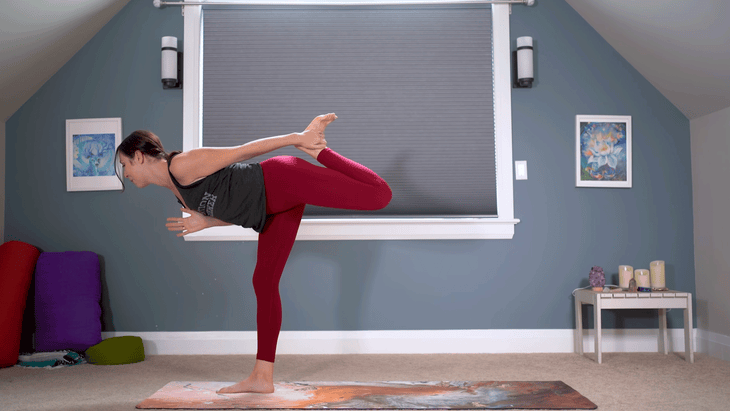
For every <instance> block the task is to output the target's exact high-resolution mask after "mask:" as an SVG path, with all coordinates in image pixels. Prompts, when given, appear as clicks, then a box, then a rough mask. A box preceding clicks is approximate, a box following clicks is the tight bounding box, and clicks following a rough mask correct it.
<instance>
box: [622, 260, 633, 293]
mask: <svg viewBox="0 0 730 411" xmlns="http://www.w3.org/2000/svg"><path fill="white" fill-rule="evenodd" d="M632 278H634V267H632V266H630V265H620V266H618V286H619V287H621V288H629V281H631V279H632Z"/></svg>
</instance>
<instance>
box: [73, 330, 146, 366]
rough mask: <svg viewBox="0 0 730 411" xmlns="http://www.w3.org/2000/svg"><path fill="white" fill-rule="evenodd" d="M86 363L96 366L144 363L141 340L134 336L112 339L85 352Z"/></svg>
mask: <svg viewBox="0 0 730 411" xmlns="http://www.w3.org/2000/svg"><path fill="white" fill-rule="evenodd" d="M86 361H87V362H89V363H90V364H98V365H119V364H132V363H135V362H140V361H144V345H142V339H141V338H140V337H136V336H134V335H127V336H124V337H112V338H107V339H106V340H104V341H102V342H100V343H99V344H96V345H92V346H91V347H89V349H88V350H86Z"/></svg>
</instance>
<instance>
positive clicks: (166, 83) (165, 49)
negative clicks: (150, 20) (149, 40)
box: [162, 36, 182, 89]
mask: <svg viewBox="0 0 730 411" xmlns="http://www.w3.org/2000/svg"><path fill="white" fill-rule="evenodd" d="M162 88H163V89H171V88H182V53H181V52H179V51H177V37H172V36H165V37H163V38H162Z"/></svg>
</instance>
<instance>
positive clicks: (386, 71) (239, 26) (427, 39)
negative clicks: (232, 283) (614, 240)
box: [183, 5, 518, 240]
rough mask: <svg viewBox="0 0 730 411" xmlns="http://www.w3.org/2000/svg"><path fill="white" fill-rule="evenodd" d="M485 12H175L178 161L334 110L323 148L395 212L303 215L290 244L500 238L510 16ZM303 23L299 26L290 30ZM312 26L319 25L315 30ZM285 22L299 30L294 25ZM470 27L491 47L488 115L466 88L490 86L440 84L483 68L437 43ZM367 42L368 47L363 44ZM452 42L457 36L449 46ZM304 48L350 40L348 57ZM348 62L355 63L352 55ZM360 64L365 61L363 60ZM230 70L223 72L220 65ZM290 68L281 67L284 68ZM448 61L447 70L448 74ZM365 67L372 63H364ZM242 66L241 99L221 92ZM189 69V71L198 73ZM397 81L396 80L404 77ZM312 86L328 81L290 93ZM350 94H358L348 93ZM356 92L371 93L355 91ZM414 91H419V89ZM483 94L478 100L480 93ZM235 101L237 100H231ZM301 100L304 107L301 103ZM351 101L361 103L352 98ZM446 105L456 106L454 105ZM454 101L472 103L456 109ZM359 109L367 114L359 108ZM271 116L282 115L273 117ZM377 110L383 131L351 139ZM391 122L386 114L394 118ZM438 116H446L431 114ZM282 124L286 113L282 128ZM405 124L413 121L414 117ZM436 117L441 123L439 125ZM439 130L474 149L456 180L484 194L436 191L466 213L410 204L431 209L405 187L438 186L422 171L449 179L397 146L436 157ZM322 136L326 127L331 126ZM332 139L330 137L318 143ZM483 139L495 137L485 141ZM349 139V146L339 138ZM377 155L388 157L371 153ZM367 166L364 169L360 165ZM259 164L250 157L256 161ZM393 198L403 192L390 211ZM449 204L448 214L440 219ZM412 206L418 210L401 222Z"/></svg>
mask: <svg viewBox="0 0 730 411" xmlns="http://www.w3.org/2000/svg"><path fill="white" fill-rule="evenodd" d="M492 7H493V9H492V10H490V9H489V8H486V9H485V8H484V5H479V6H474V5H469V6H464V5H460V6H458V7H444V6H429V7H413V6H401V7H387V8H385V9H383V8H373V7H364V8H363V7H345V8H343V7H335V8H325V9H324V10H323V9H321V8H312V7H309V8H301V7H300V8H291V7H287V8H276V9H272V8H268V7H267V8H261V7H247V8H245V9H243V10H241V9H224V10H220V9H215V8H213V7H211V8H208V7H206V8H205V10H201V8H200V7H199V6H198V7H191V6H188V7H186V10H185V38H186V39H190V40H188V41H186V42H185V67H186V70H185V81H184V84H186V87H185V88H184V147H183V148H184V150H189V149H192V148H196V147H200V146H202V145H206V146H216V145H223V146H225V145H236V144H242V143H244V142H246V141H249V140H252V139H255V138H260V137H265V136H269V135H277V134H284V133H287V132H290V131H293V130H299V129H301V128H303V127H304V126H306V124H307V123H308V122H309V121H310V120H311V117H312V111H313V110H314V109H315V107H318V106H320V107H321V110H320V111H322V112H327V111H330V110H331V109H329V108H330V107H332V106H337V107H338V108H337V110H336V111H337V112H338V115H339V116H340V117H341V119H340V120H338V121H339V122H342V123H344V124H343V127H341V128H340V129H338V130H337V133H332V135H333V137H328V139H329V140H330V141H331V142H332V140H333V138H334V139H337V143H336V144H334V145H335V146H336V147H337V148H336V149H337V150H338V151H339V152H341V153H342V154H344V155H346V156H348V157H350V158H353V159H354V160H355V161H360V162H362V163H363V164H365V165H367V166H368V167H371V168H372V169H373V170H374V171H376V172H378V173H379V174H380V175H381V176H383V177H384V178H385V179H386V180H387V181H388V182H389V183H390V184H391V187H392V188H393V189H394V194H395V195H394V201H393V202H392V203H391V205H390V206H389V207H388V208H386V209H385V210H382V212H381V213H380V214H376V215H373V214H372V213H369V214H368V215H367V216H358V215H349V213H351V212H348V211H344V212H342V211H339V212H334V213H333V212H332V211H333V210H331V209H321V210H317V209H316V207H307V208H308V210H309V209H314V210H311V211H310V212H309V213H308V215H307V214H305V220H304V221H303V222H302V227H301V228H300V231H299V236H298V239H446V238H453V239H457V238H512V236H513V233H514V224H516V223H517V222H518V220H515V219H514V218H513V207H512V169H511V162H512V159H511V120H510V117H511V110H509V107H510V104H509V102H510V96H509V93H510V84H509V80H510V75H509V35H508V33H509V21H508V19H509V12H508V8H507V6H506V5H504V7H502V6H501V5H493V6H492ZM479 8H481V10H480V9H479ZM475 11H479V12H481V13H482V16H483V19H484V20H489V17H490V14H491V17H492V20H493V22H494V23H493V27H492V28H490V27H489V25H487V24H482V22H480V21H479V18H478V17H477V19H476V20H475V18H474V16H475ZM434 12H435V13H442V14H441V15H444V14H443V13H446V14H447V15H448V18H444V19H439V17H440V16H441V15H434ZM448 13H450V14H448ZM307 16H309V17H312V19H307V18H303V17H307ZM434 16H435V17H434ZM314 18H317V19H318V20H319V21H314V20H313V19H314ZM459 18H461V19H464V21H460V22H459V23H458V24H456V25H452V26H448V25H446V26H444V25H443V22H444V21H446V22H447V23H453V21H454V20H456V19H459ZM247 19H248V20H247ZM296 19H300V21H298V22H296V23H295V22H294V21H295V20H296ZM429 19H430V20H429ZM242 20H243V22H242ZM246 20H247V21H246ZM287 22H288V23H287ZM306 22H311V24H312V29H311V30H308V29H307V27H303V28H302V26H307V24H305V23H306ZM429 24H430V25H431V26H429ZM470 24H471V26H474V27H475V29H476V30H479V29H481V30H482V33H481V34H479V36H481V35H484V36H485V37H487V39H486V41H487V42H488V41H489V39H488V37H489V35H490V34H492V36H493V38H494V51H493V53H494V61H495V65H494V69H493V72H494V74H493V75H494V98H495V102H496V103H497V104H494V116H492V113H491V112H490V111H491V106H492V102H491V96H490V95H487V97H490V98H487V99H484V98H480V91H482V93H481V95H482V96H483V95H484V94H488V93H489V92H490V90H489V89H486V92H483V90H480V89H479V86H480V85H483V83H491V79H490V78H486V79H485V78H484V77H487V76H484V75H483V73H478V75H477V76H476V77H474V76H472V77H471V78H467V79H466V80H464V81H465V82H464V81H462V80H463V79H462V78H466V77H468V75H459V76H454V75H453V71H455V70H460V71H465V72H468V71H477V69H476V68H480V67H484V66H487V65H489V63H491V61H490V60H491V59H490V58H489V57H490V56H488V55H487V56H484V55H475V54H479V53H478V49H470V48H469V47H471V46H472V45H471V43H473V42H475V41H469V42H462V43H464V45H463V46H461V47H459V42H458V38H457V39H456V42H455V43H451V44H450V43H449V42H450V41H454V40H451V39H447V40H448V41H447V40H444V37H445V36H446V35H451V33H452V32H455V31H459V30H462V29H464V27H466V28H467V31H468V29H469V27H467V26H469V25H470ZM287 27H289V29H287ZM367 27H376V29H375V30H373V31H372V34H364V35H363V34H362V32H363V30H365V29H366V28H367ZM485 27H486V28H485ZM419 30H420V31H419ZM490 31H491V32H492V33H490ZM369 35H370V36H374V37H373V38H366V37H367V36H369ZM459 35H463V34H459V33H457V36H459ZM470 35H474V34H473V33H471V34H470ZM316 36H321V38H322V39H332V38H333V37H349V38H351V41H353V42H354V43H357V44H355V45H354V46H352V47H351V46H350V45H349V43H347V41H345V40H342V39H340V38H338V39H337V40H338V41H329V42H327V44H329V47H335V48H338V49H336V50H333V51H332V53H327V52H325V53H322V54H321V55H320V56H318V57H315V58H314V59H312V60H307V57H308V56H310V55H312V53H313V52H312V51H311V50H307V48H308V47H311V45H312V44H314V43H316V39H315V40H312V38H316ZM378 36H380V37H378ZM204 38H209V39H210V41H211V43H210V44H207V43H206V44H207V45H206V46H205V47H201V44H202V41H204ZM227 39H243V40H244V41H243V42H241V41H238V40H234V41H227ZM340 40H342V41H340ZM213 42H215V43H213ZM358 42H359V43H358ZM217 43H226V48H224V49H220V48H217V47H215V46H214V45H213V44H217ZM467 43H469V44H467ZM231 44H233V46H231ZM358 44H359V45H358ZM231 47H233V48H231ZM456 49H458V50H456ZM282 50H284V51H282ZM353 50H357V53H355V54H356V55H355V54H353V53H354V51H353ZM368 52H372V54H370V55H367V53H368ZM226 54H229V55H228V56H225V55H226ZM348 54H349V55H348ZM481 54H485V53H481ZM221 56H223V57H225V58H221ZM500 56H501V57H500ZM384 57H385V58H384ZM231 58H232V59H233V61H227V60H226V59H231ZM289 58H293V59H294V60H292V61H287V59H289ZM237 59H238V61H236V60H237ZM322 59H328V61H327V64H320V65H319V66H316V64H317V61H319V60H322ZM359 59H362V60H359ZM378 59H380V60H378ZM429 59H430V60H429ZM452 61H457V63H456V64H453V63H452ZM373 62H374V63H375V64H369V63H373ZM219 63H221V64H219ZM241 65H245V66H246V70H245V73H246V74H245V75H246V76H251V77H252V78H251V79H250V81H248V82H243V83H242V84H243V85H242V86H240V85H238V84H239V83H236V82H234V84H233V85H230V84H228V85H227V83H226V81H228V82H229V83H230V77H231V76H232V75H236V74H235V73H233V74H232V73H231V72H230V71H229V69H230V68H231V67H237V66H241ZM342 65H345V66H346V67H344V68H343V69H340V70H339V71H338V69H337V67H341V66H342ZM348 65H349V66H348ZM414 66H415V67H414ZM421 66H430V67H421ZM189 67H192V69H188V68H189ZM201 67H203V69H202V70H200V69H198V68H201ZM257 67H258V69H256V68H257ZM291 69H293V70H291ZM287 70H289V71H287ZM404 70H406V71H407V73H408V74H406V75H404V73H405V72H404ZM482 70H483V69H482ZM203 72H204V73H205V74H203ZM467 74H468V73H467ZM479 74H481V76H479ZM203 75H205V76H206V77H205V78H206V81H205V83H204V84H206V85H209V88H207V89H205V90H204V89H203V86H202V84H203V82H202V81H200V79H201V78H202V76H203ZM267 76H268V77H267ZM404 76H407V80H408V81H406V82H401V83H405V84H395V82H393V81H391V80H392V79H397V78H400V79H403V78H404ZM271 78H273V81H272V80H271ZM323 78H331V79H333V80H332V82H333V84H332V86H331V88H330V89H329V90H325V91H324V92H322V93H319V95H314V96H313V94H314V93H313V92H311V91H307V90H304V89H303V87H302V86H307V85H309V83H314V84H316V82H317V81H319V82H320V83H321V81H322V79H323ZM310 80H311V81H310ZM459 81H462V82H461V83H460V82H459ZM389 82H390V83H389ZM350 83H361V84H365V85H366V86H365V88H360V89H354V88H353V89H352V90H350V89H351V88H352V87H351V86H350ZM368 83H369V84H373V86H370V87H369V86H367V84H368ZM424 84H428V85H430V87H424V86H423V85H424ZM237 87H238V88H237ZM488 87H489V88H491V84H488ZM472 89H474V90H472ZM230 91H232V92H230ZM348 93H350V94H348ZM242 95H243V96H244V98H239V97H240V96H242ZM298 96H299V97H298ZM307 96H313V97H311V99H310V100H306V98H307ZM353 96H359V97H360V98H357V99H354V98H353ZM409 98H410V100H408V99H409ZM338 99H339V101H338ZM439 99H446V100H447V101H446V102H442V101H441V100H439ZM449 99H452V100H454V99H455V100H461V101H457V104H456V105H454V104H453V102H449V101H448V100H449ZM368 100H370V101H368ZM303 101H306V104H304V103H302V102H303ZM342 101H347V103H348V104H349V105H350V106H352V107H347V108H346V109H345V112H344V113H343V109H341V108H340V107H343V106H345V104H342ZM464 101H467V102H472V103H467V104H464ZM485 101H486V102H485ZM369 102H375V103H376V104H367V103H369ZM378 103H381V104H378ZM459 103H461V104H462V105H461V107H459ZM282 105H288V106H287V107H284V108H282V107H281V106H282ZM305 105H306V107H302V106H305ZM442 107H456V111H455V112H454V111H452V112H449V110H453V109H445V110H443V109H442ZM505 107H507V109H505ZM230 108H233V109H230ZM347 110H351V111H350V112H348V111H347ZM378 110H388V112H389V115H388V116H387V117H388V118H389V120H391V122H390V123H388V124H374V125H373V126H372V127H370V128H369V129H368V132H369V133H370V134H371V135H369V136H362V135H360V136H357V134H358V133H359V132H360V130H363V129H366V128H368V124H370V123H371V122H373V121H377V118H378ZM393 110H398V112H397V113H393ZM439 110H442V111H446V113H445V114H443V115H439V114H440V113H439ZM282 112H284V113H286V114H285V115H281V113H282ZM363 113H364V114H363ZM480 113H481V116H480ZM348 114H349V116H348ZM424 114H425V116H424ZM416 115H421V116H422V117H421V118H417V117H416V118H414V116H416ZM246 116H250V117H248V118H247V117H246ZM444 116H446V117H450V118H439V117H444ZM281 117H285V118H281ZM342 117H344V118H342ZM464 117H466V118H467V119H468V118H469V117H471V118H472V119H473V118H474V117H480V119H481V120H483V118H485V117H488V119H489V121H488V122H485V121H473V120H472V121H460V120H463V118H464ZM345 119H347V121H346V120H345ZM493 119H494V122H492V120H493ZM303 122H304V124H303V125H302V123H303ZM409 122H411V123H410V124H409ZM429 122H431V126H429V127H425V128H424V127H423V124H424V123H429ZM448 122H451V124H450V125H452V126H453V127H455V128H456V129H458V132H456V133H454V134H456V135H460V136H463V137H466V138H471V139H472V141H471V142H469V141H467V142H460V143H456V145H464V146H466V145H471V146H470V147H472V148H473V149H471V150H463V154H464V158H463V159H457V160H456V161H455V162H456V163H459V164H460V165H466V167H467V168H468V167H473V168H475V169H477V172H475V173H472V174H470V175H469V176H475V177H476V178H475V180H474V182H473V183H467V184H466V186H470V185H471V186H472V187H475V186H479V187H483V189H481V190H468V192H467V191H464V192H459V191H458V189H457V191H453V190H454V187H455V186H457V184H454V183H453V181H449V180H448V178H442V179H440V180H441V183H442V184H441V186H442V187H441V190H444V191H443V192H442V193H440V194H439V195H440V196H441V197H442V198H443V197H444V196H445V197H446V198H460V199H466V200H468V201H462V202H458V203H457V202H449V201H443V202H439V201H427V200H426V201H424V200H423V198H430V195H431V194H432V193H427V194H424V193H420V195H421V197H419V193H418V190H417V187H419V185H420V186H424V185H425V184H431V183H433V182H435V183H438V181H437V180H439V178H437V175H428V174H427V173H428V172H429V170H436V171H439V170H438V169H439V167H441V168H443V167H448V164H443V162H441V163H439V158H438V156H436V157H435V158H433V161H432V163H429V158H428V156H429V155H431V156H433V154H428V153H427V154H424V156H426V157H421V158H420V159H419V158H418V155H419V154H418V153H419V150H412V149H411V150H409V147H411V148H412V147H418V138H419V137H420V136H421V135H422V134H426V133H425V132H421V131H418V132H414V130H418V129H419V127H420V128H421V129H423V130H432V131H434V134H433V135H431V136H426V137H425V139H426V140H427V141H428V140H431V141H433V142H434V143H436V144H437V143H438V142H437V141H436V140H437V139H439V136H440V135H443V134H447V133H448V127H449V126H445V124H449V123H448ZM251 124H256V127H257V128H256V129H247V128H246V127H250V125H251ZM335 124H337V125H338V126H339V124H338V122H335ZM277 127H278V128H277ZM348 127H349V130H347V128H348ZM332 129H334V124H333V125H332V126H330V129H328V131H331V130H332ZM492 130H495V131H494V133H492ZM409 133H410V134H409ZM394 134H395V135H398V136H402V137H401V140H399V141H397V142H393V141H389V140H390V139H392V138H393V137H392V136H393V135H394ZM329 135H330V134H328V136H329ZM348 135H355V136H357V138H350V139H346V138H345V137H343V136H348ZM238 138H241V140H237V139H238ZM232 139H233V140H232ZM440 140H441V142H442V143H445V144H443V146H442V147H441V148H438V149H437V153H436V154H438V151H439V150H447V149H453V144H454V143H453V142H452V141H445V139H444V138H441V139H440ZM494 145H496V159H495V160H496V178H495V177H494V175H492V176H489V173H490V172H491V173H494V171H495V170H494V169H495V167H494V163H495V160H492V159H489V158H488V159H487V160H486V161H479V160H480V157H483V156H484V154H485V153H487V154H491V153H494V152H495V150H494V148H493V147H494ZM373 146H374V147H375V149H373ZM385 146H387V148H388V150H385V149H384V148H383V147H385ZM480 150H481V152H480ZM378 151H382V153H383V155H382V156H381V155H379V152H378ZM295 153H298V151H297V150H295V149H292V151H291V152H284V150H280V151H277V152H275V153H272V154H271V155H279V154H292V155H293V154H295ZM358 153H362V154H363V155H364V156H365V158H360V157H359V156H358ZM368 153H371V154H374V156H372V157H369V158H366V157H367V156H366V155H367V154H368ZM473 153H476V154H473ZM424 158H425V160H424ZM262 159H263V158H257V159H256V161H260V160H262ZM379 159H382V162H381V163H378V160H379ZM398 161H404V162H410V163H413V162H416V163H419V162H420V163H424V166H425V168H423V169H422V170H421V171H418V168H416V169H415V171H413V170H411V171H408V172H403V171H399V170H393V164H396V163H397V162H398ZM485 164H488V165H487V166H485ZM379 167H380V168H379ZM490 168H491V169H490ZM414 174H419V175H420V174H425V175H426V178H425V179H424V180H422V181H413V177H414ZM469 176H467V177H469ZM484 181H496V189H495V187H494V184H491V185H490V184H485V183H484ZM436 185H438V184H436ZM436 189H438V188H434V190H436ZM449 190H452V191H449ZM398 193H403V195H402V196H401V198H399V197H398ZM409 193H410V194H411V195H410V196H409V195H408V194H409ZM470 196H471V197H470ZM495 197H496V198H495ZM408 202H410V204H411V205H409V204H407V203H408ZM455 203H456V204H457V206H456V207H454V206H453V204H455ZM413 204H415V205H419V206H418V207H415V209H414V208H413V207H412V205H413ZM409 207H410V208H409ZM185 238H186V239H187V240H255V239H256V238H257V234H256V233H255V232H253V230H249V229H243V228H241V227H219V228H211V229H208V230H205V231H203V232H199V233H194V234H192V235H189V236H186V237H185Z"/></svg>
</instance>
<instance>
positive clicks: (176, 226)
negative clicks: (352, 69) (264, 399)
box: [117, 113, 392, 393]
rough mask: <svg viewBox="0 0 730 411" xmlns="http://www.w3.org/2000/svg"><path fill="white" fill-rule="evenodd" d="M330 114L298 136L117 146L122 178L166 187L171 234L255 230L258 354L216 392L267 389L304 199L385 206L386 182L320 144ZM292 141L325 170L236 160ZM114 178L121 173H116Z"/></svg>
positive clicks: (141, 135) (136, 139)
mask: <svg viewBox="0 0 730 411" xmlns="http://www.w3.org/2000/svg"><path fill="white" fill-rule="evenodd" d="M336 118H337V116H336V115H335V114H334V113H330V114H326V115H322V116H319V117H317V118H315V119H314V120H313V121H312V123H311V124H310V125H309V126H308V127H307V128H306V130H304V131H303V132H301V133H292V134H287V135H283V136H276V137H269V138H264V139H260V140H255V141H252V142H249V143H246V144H244V145H242V146H238V147H230V148H199V149H195V150H190V151H187V152H183V153H180V152H173V153H169V154H167V153H165V151H164V149H163V148H162V144H161V143H160V140H159V138H158V137H157V136H155V135H154V134H152V133H150V132H148V131H136V132H134V133H132V134H131V135H130V136H129V137H127V138H126V139H125V140H124V141H123V142H122V143H121V144H120V145H119V147H118V148H117V156H119V161H120V162H121V164H122V166H123V167H124V177H126V178H127V179H129V180H130V181H132V183H134V185H136V186H137V187H146V186H147V185H149V184H155V185H158V186H161V187H165V188H168V189H170V190H171V191H172V192H173V193H174V194H175V196H176V197H177V199H178V202H180V204H181V205H182V206H183V208H182V211H183V212H185V213H188V214H190V216H189V217H185V218H183V217H173V218H168V219H167V221H168V222H167V224H166V226H167V229H168V230H170V231H179V232H180V233H179V234H178V237H180V236H184V235H187V234H191V233H194V232H197V231H200V230H202V229H204V228H208V227H213V226H220V225H241V226H243V227H249V228H253V229H254V230H255V231H257V232H258V233H259V240H258V250H257V255H256V268H255V270H254V274H253V286H254V291H255V294H256V310H257V311H256V327H257V338H258V351H257V354H256V364H255V366H254V369H253V371H252V373H251V375H250V376H249V377H248V378H247V379H245V380H243V381H241V382H239V383H237V384H234V385H232V386H229V387H225V388H222V389H220V390H219V391H218V392H219V393H239V392H257V393H271V392H274V379H273V376H274V357H275V354H276V343H277V340H278V336H279V331H280V329H281V299H280V296H279V280H280V278H281V274H282V272H283V271H284V265H285V264H286V260H287V258H288V257H289V252H290V251H291V248H292V246H293V245H294V239H295V238H296V235H297V230H298V228H299V223H300V222H301V219H302V214H303V213H304V207H305V205H306V204H312V205H317V206H323V207H333V208H344V209H351V210H378V209H381V208H383V207H385V206H387V205H388V203H389V202H390V200H391V197H392V192H391V190H390V187H389V186H388V183H386V182H385V180H383V179H382V178H380V176H378V175H377V174H375V173H374V172H373V171H371V170H370V169H368V168H366V167H364V166H362V165H360V164H358V163H356V162H354V161H352V160H349V159H347V158H345V157H342V156H341V155H339V154H337V153H335V152H334V151H332V150H331V149H330V148H327V141H326V140H325V139H324V130H325V128H326V127H327V125H328V124H329V123H331V122H332V121H334V120H335V119H336ZM290 145H293V146H295V147H296V148H298V149H299V150H302V151H303V152H305V153H307V154H309V155H311V156H312V157H313V158H314V159H316V160H317V161H319V162H320V163H321V164H322V165H324V166H325V167H319V166H315V165H313V164H311V163H309V162H307V161H305V160H302V159H300V158H297V157H292V156H278V157H273V158H270V159H268V160H265V161H263V162H261V163H260V164H259V163H254V164H239V163H240V162H242V161H246V160H249V159H251V158H253V157H256V156H259V155H262V154H265V153H268V152H271V151H274V150H276V149H279V148H281V147H285V146H290ZM120 179H121V178H120Z"/></svg>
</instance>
